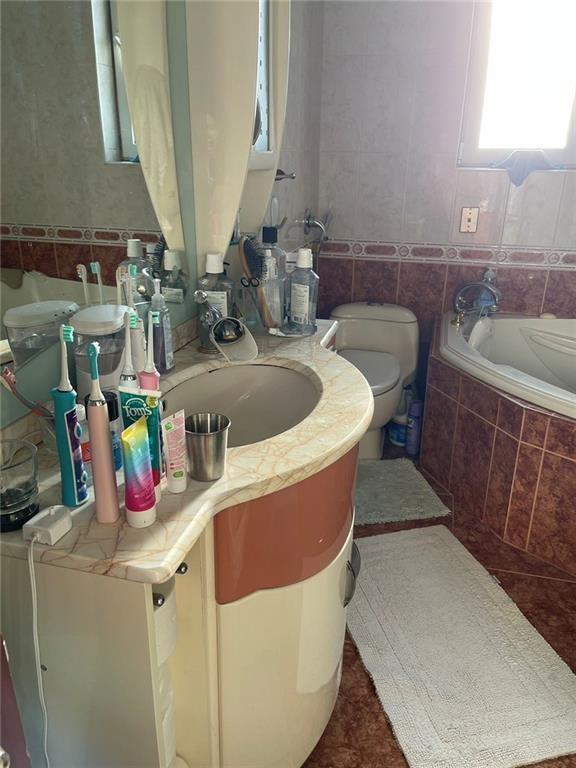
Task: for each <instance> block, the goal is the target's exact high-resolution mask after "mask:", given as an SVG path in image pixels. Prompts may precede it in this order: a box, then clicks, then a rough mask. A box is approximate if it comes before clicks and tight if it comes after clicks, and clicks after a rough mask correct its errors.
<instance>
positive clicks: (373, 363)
mask: <svg viewBox="0 0 576 768" xmlns="http://www.w3.org/2000/svg"><path fill="white" fill-rule="evenodd" d="M338 354H339V355H340V356H341V357H343V358H344V359H345V360H348V362H349V363H352V365H354V366H356V368H358V370H359V371H360V372H361V373H362V374H363V375H364V378H365V379H366V381H367V382H368V384H370V387H371V389H372V394H373V395H374V397H377V396H378V395H383V394H384V393H385V392H389V391H390V390H391V389H394V387H395V386H396V385H397V384H398V381H399V380H400V363H399V362H398V360H397V359H396V358H395V357H394V355H391V354H389V353H388V352H375V351H373V350H368V349H341V350H339V351H338Z"/></svg>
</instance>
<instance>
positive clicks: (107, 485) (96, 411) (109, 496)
mask: <svg viewBox="0 0 576 768" xmlns="http://www.w3.org/2000/svg"><path fill="white" fill-rule="evenodd" d="M87 354H88V362H89V364H90V378H91V380H92V381H91V388H90V394H89V396H88V405H87V408H86V413H87V414H88V430H89V431H90V446H91V449H92V474H93V476H94V498H95V500H96V520H98V522H99V523H115V522H116V521H117V520H118V518H119V516H120V508H119V506H118V491H117V488H116V473H115V471H114V457H113V454H112V440H111V439H110V424H109V421H108V405H107V403H106V400H105V398H104V395H103V394H102V390H101V389H100V380H99V377H98V355H99V354H100V344H98V342H97V341H93V342H92V343H90V344H89V345H88V350H87Z"/></svg>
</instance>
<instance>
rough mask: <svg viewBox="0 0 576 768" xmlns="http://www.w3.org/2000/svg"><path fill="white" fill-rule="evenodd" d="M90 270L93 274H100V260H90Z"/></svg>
mask: <svg viewBox="0 0 576 768" xmlns="http://www.w3.org/2000/svg"><path fill="white" fill-rule="evenodd" d="M90 272H92V274H93V275H100V274H102V270H101V269H100V262H99V261H91V262H90Z"/></svg>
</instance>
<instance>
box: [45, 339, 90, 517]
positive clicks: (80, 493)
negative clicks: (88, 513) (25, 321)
mask: <svg viewBox="0 0 576 768" xmlns="http://www.w3.org/2000/svg"><path fill="white" fill-rule="evenodd" d="M72 341H74V328H73V327H72V326H71V325H61V326H60V383H59V384H58V386H57V387H54V388H53V389H52V391H51V394H52V399H53V400H54V431H55V433H56V446H57V448H58V458H59V460H60V474H61V477H62V504H64V505H65V506H66V507H77V506H78V505H79V504H82V503H83V502H85V501H86V499H87V498H88V488H87V486H86V472H85V471H84V464H83V463H82V449H81V447H80V436H81V434H82V429H81V428H80V426H79V425H78V416H77V414H76V392H75V391H74V388H73V387H72V384H71V383H70V377H69V376H68V354H67V351H66V342H72Z"/></svg>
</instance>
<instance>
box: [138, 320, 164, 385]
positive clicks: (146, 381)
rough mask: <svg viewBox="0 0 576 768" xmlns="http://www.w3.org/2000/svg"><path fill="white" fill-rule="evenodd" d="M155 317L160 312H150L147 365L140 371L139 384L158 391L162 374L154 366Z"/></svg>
mask: <svg viewBox="0 0 576 768" xmlns="http://www.w3.org/2000/svg"><path fill="white" fill-rule="evenodd" d="M154 315H156V317H157V318H158V312H152V310H150V311H149V312H148V341H147V344H146V365H145V366H144V369H143V370H142V371H138V383H139V384H140V386H141V388H142V389H150V390H154V391H157V390H159V389H160V374H159V373H158V371H157V369H156V366H155V365H154Z"/></svg>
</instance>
